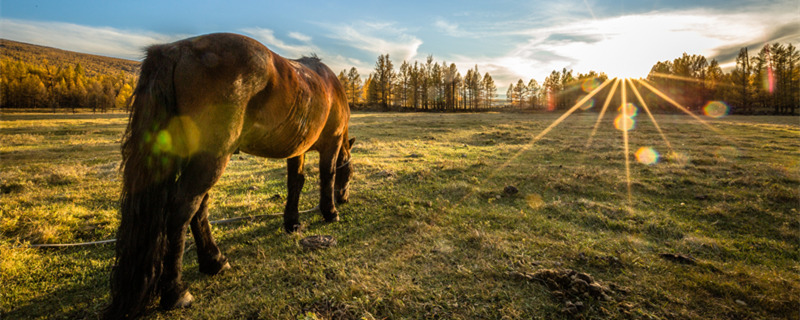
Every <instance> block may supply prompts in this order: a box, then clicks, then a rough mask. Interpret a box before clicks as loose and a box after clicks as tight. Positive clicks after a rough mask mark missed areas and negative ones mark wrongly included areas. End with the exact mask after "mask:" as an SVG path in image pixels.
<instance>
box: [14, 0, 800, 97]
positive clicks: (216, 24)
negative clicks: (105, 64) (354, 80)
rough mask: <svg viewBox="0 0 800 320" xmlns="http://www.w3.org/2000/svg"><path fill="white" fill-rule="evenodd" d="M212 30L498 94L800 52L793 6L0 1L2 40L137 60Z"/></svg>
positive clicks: (792, 1) (689, 1)
mask: <svg viewBox="0 0 800 320" xmlns="http://www.w3.org/2000/svg"><path fill="white" fill-rule="evenodd" d="M213 32H234V33H239V34H244V35H247V36H250V37H253V38H255V39H257V40H259V41H260V42H261V43H263V44H264V45H266V46H267V47H269V48H270V49H271V50H273V51H275V52H276V53H278V54H280V55H282V56H285V57H288V58H299V57H300V56H303V55H306V56H308V55H311V54H316V55H317V56H319V57H320V58H322V60H323V62H325V63H326V64H328V65H329V66H330V67H331V69H333V70H334V71H335V72H337V73H338V72H339V71H341V70H343V69H350V68H351V67H356V68H357V69H358V72H359V73H360V74H361V75H362V76H363V77H366V76H367V75H368V74H369V73H370V72H372V71H373V69H374V66H375V61H376V60H377V57H378V55H381V54H387V53H388V54H389V56H390V59H391V60H392V62H393V64H394V65H395V68H396V69H397V68H399V66H400V64H401V63H402V61H404V60H406V61H409V62H412V63H413V61H419V62H420V63H423V62H424V61H425V59H426V57H427V56H429V55H433V57H434V60H435V61H436V62H440V63H441V62H443V61H446V62H447V63H448V64H450V63H455V64H456V65H457V66H458V69H459V71H460V72H461V73H462V74H464V73H466V71H467V69H469V68H473V67H475V66H477V67H478V70H479V71H480V72H481V73H486V72H488V73H489V74H491V75H492V78H494V80H495V82H496V83H497V85H498V88H499V89H500V90H498V91H503V92H504V90H505V88H507V86H508V84H511V83H516V81H517V80H518V79H522V80H523V81H524V82H526V83H527V82H528V80H530V79H536V80H537V81H539V82H540V83H541V82H542V81H543V80H544V78H545V77H546V76H547V75H549V74H550V72H551V71H552V70H562V69H563V68H566V69H568V70H570V69H571V70H573V71H574V72H576V73H587V72H589V71H590V70H594V71H598V72H605V73H606V74H608V75H609V76H611V77H645V76H646V75H647V73H648V72H649V71H650V68H651V67H652V66H653V65H654V64H655V63H656V62H658V61H665V60H672V59H675V58H678V57H680V56H681V55H682V54H683V53H688V54H701V55H703V56H705V57H707V58H708V59H712V58H713V59H717V60H718V61H719V62H720V64H721V65H722V67H723V69H726V68H730V67H732V66H733V60H734V58H735V57H736V55H737V54H738V52H739V49H740V48H742V47H748V48H749V49H750V52H751V54H752V53H755V52H757V51H758V50H759V49H760V48H761V47H763V46H764V45H765V44H767V43H772V42H781V43H791V44H793V45H795V46H797V45H798V44H800V1H798V0H775V1H770V0H756V1H753V0H711V1H701V0H613V1H612V0H557V1H539V0H532V1H531V0H527V1H505V0H499V1H473V0H463V1H431V0H428V1H417V0H404V1H381V0H371V1H305V0H291V1H286V0H284V1H250V0H246V1H237V0H224V1H210V0H195V1H169V0H159V1H153V0H137V1H115V0H103V1H88V0H70V1H37V0H2V1H0V37H1V38H4V39H10V40H15V41H21V42H26V43H32V44H37V45H44V46H49V47H55V48H60V49H65V50H72V51H78V52H84V53H92V54H99V55H105V56H112V57H118V58H126V59H132V60H141V59H142V57H143V48H144V47H146V46H148V45H150V44H155V43H164V42H170V41H175V40H179V39H183V38H187V37H191V36H196V35H200V34H206V33H213Z"/></svg>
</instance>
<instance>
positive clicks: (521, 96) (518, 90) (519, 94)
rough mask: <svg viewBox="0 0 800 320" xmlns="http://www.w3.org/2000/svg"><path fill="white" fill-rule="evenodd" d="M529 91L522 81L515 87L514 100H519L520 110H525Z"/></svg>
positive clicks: (518, 81)
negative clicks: (526, 95) (526, 96)
mask: <svg viewBox="0 0 800 320" xmlns="http://www.w3.org/2000/svg"><path fill="white" fill-rule="evenodd" d="M527 91H528V87H526V86H525V82H523V81H522V79H519V80H517V86H516V87H514V100H517V102H518V104H517V107H518V108H523V107H524V104H525V94H526V93H527Z"/></svg>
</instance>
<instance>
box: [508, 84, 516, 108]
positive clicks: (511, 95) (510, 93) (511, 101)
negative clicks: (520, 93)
mask: <svg viewBox="0 0 800 320" xmlns="http://www.w3.org/2000/svg"><path fill="white" fill-rule="evenodd" d="M514 90H515V88H514V84H513V83H512V84H510V85H508V90H506V101H507V102H508V104H509V105H510V106H511V107H514Z"/></svg>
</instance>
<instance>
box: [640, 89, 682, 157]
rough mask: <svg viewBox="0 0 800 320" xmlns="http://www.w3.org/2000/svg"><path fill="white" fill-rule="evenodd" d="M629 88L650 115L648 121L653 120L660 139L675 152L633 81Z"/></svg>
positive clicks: (670, 150)
mask: <svg viewBox="0 0 800 320" xmlns="http://www.w3.org/2000/svg"><path fill="white" fill-rule="evenodd" d="M631 89H632V90H633V94H634V95H636V98H637V99H639V103H641V104H642V108H643V109H644V112H647V116H648V117H650V121H653V125H654V126H655V127H656V130H658V134H660V135H661V139H664V143H666V144H667V148H669V152H670V153H675V152H674V150H672V144H671V143H669V139H667V136H666V135H664V131H661V126H659V125H658V121H656V118H655V117H653V114H652V113H651V112H650V108H648V107H647V103H645V102H644V99H642V95H640V94H639V90H638V89H636V86H635V85H634V84H633V83H631Z"/></svg>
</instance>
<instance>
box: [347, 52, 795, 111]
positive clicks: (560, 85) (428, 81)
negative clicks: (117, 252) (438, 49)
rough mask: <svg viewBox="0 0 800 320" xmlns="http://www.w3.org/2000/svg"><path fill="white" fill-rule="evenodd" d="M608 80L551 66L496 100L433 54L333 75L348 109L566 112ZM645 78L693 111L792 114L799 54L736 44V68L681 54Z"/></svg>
mask: <svg viewBox="0 0 800 320" xmlns="http://www.w3.org/2000/svg"><path fill="white" fill-rule="evenodd" d="M608 78H609V77H608V75H606V74H605V73H602V72H597V71H589V72H588V73H585V74H583V73H575V72H573V70H568V69H567V68H563V69H562V70H561V71H558V70H553V71H552V72H551V73H550V74H549V75H548V76H547V77H546V78H545V79H544V81H542V82H541V83H539V82H538V81H536V80H535V79H530V80H528V81H527V82H526V81H524V80H523V79H519V80H518V81H517V82H516V83H511V84H509V86H508V90H506V98H505V101H500V100H498V99H497V86H496V84H495V82H494V79H492V77H491V75H490V74H489V73H488V72H487V73H485V74H483V75H481V73H480V72H479V71H478V66H477V65H475V67H474V68H472V69H469V70H468V71H467V73H466V74H465V75H463V76H462V74H461V73H460V72H459V71H458V69H457V68H456V66H455V64H452V63H451V64H449V65H448V64H447V63H446V62H442V63H438V62H434V59H433V56H428V58H427V59H426V61H425V62H424V63H420V62H417V61H414V62H413V64H412V63H410V62H407V61H403V63H402V64H401V66H400V68H399V71H395V70H394V65H393V63H392V61H391V60H390V58H389V55H388V54H385V55H380V56H378V60H377V62H376V63H375V69H374V70H373V71H372V72H371V73H370V74H369V76H368V77H367V79H366V81H363V82H362V79H361V76H360V75H359V73H358V70H357V69H356V68H355V67H352V68H350V70H342V71H341V72H340V73H339V80H340V81H341V82H342V84H343V85H344V86H345V88H346V91H347V96H348V99H349V101H350V105H351V107H353V108H354V109H359V108H369V107H370V106H372V107H375V106H377V107H378V108H379V109H382V110H389V109H392V108H401V109H407V110H414V111H428V110H436V111H474V110H486V109H490V108H506V109H527V110H548V111H554V110H566V109H568V108H570V107H572V106H573V105H574V104H575V103H576V102H577V101H578V100H580V99H581V98H582V97H584V96H585V95H586V94H588V93H589V92H591V91H592V90H594V89H595V88H597V87H598V86H599V85H600V84H601V83H603V82H604V81H607V80H608ZM644 81H647V82H648V83H649V84H651V85H652V86H653V87H655V88H656V89H657V90H658V91H660V92H661V93H663V94H665V95H666V96H668V97H670V98H671V99H673V100H674V101H676V102H677V103H679V104H680V105H681V106H683V107H685V108H686V109H688V110H689V111H692V112H694V113H700V112H702V109H703V106H705V105H707V104H708V103H709V102H711V101H722V102H725V103H726V104H727V105H728V107H729V112H730V113H733V114H776V115H794V114H797V113H798V110H800V109H799V108H800V53H798V50H797V48H796V47H795V46H793V45H792V44H786V45H784V44H780V43H773V44H768V45H765V46H764V47H763V48H762V49H761V50H760V51H759V52H758V53H757V54H755V55H750V54H749V53H748V50H747V48H742V49H741V50H740V52H739V55H738V57H737V58H736V62H735V67H734V68H733V69H732V70H731V71H730V72H727V73H726V72H723V70H722V68H721V66H720V65H719V63H718V62H717V61H716V60H715V59H711V60H709V59H707V58H706V57H704V56H702V55H690V54H686V53H684V54H683V55H682V56H681V57H678V58H675V59H673V60H667V61H659V62H656V64H655V65H653V67H652V68H651V70H650V72H649V74H648V76H647V78H646V79H644ZM632 85H635V86H636V88H637V90H638V92H640V93H641V95H642V98H643V100H644V102H645V103H646V104H647V105H648V107H650V108H651V109H653V110H654V111H657V112H680V111H678V109H676V108H674V106H672V104H671V103H670V102H668V101H666V100H665V99H663V98H662V97H661V96H659V95H658V94H656V93H654V92H652V91H650V90H648V89H644V87H643V86H642V85H640V84H638V83H637V82H632ZM610 89H611V86H607V87H605V88H604V89H603V90H602V91H600V92H598V94H597V95H596V97H597V98H595V99H593V100H590V103H593V101H597V100H598V99H605V97H606V96H607V95H608V94H609V93H610ZM631 98H635V97H634V96H631ZM620 99H621V98H620V93H619V92H617V93H615V96H613V97H612V105H619V103H620ZM629 101H630V102H634V103H639V102H638V101H634V100H632V99H629ZM583 108H584V109H590V108H591V105H588V106H584V107H583Z"/></svg>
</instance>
